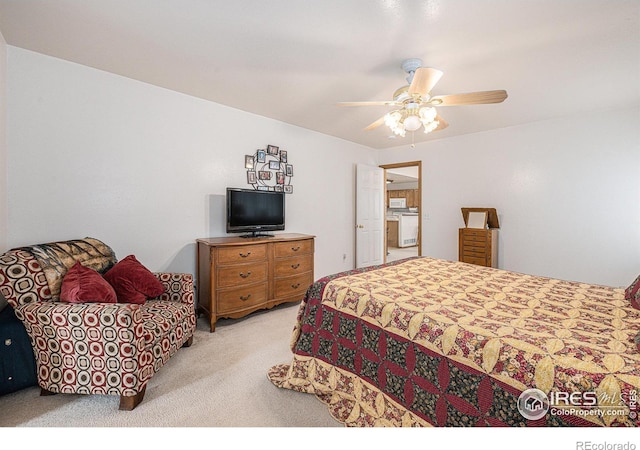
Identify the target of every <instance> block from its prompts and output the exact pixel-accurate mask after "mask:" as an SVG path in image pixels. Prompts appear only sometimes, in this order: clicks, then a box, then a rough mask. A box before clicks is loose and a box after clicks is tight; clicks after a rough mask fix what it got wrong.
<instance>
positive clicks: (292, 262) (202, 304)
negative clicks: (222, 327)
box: [196, 233, 314, 332]
mask: <svg viewBox="0 0 640 450" xmlns="http://www.w3.org/2000/svg"><path fill="white" fill-rule="evenodd" d="M196 243H197V265H198V267H197V279H196V288H197V293H198V312H199V313H201V314H204V315H205V316H207V317H208V318H209V323H210V327H211V332H213V331H215V326H216V321H217V319H219V318H223V317H224V318H234V319H237V318H240V317H243V316H246V315H247V314H249V313H252V312H254V311H257V310H259V309H266V308H272V307H274V306H276V305H279V304H281V303H285V302H297V301H300V300H302V298H303V297H304V294H305V292H306V290H307V288H308V287H309V286H310V285H311V283H313V281H314V277H313V254H314V236H309V235H306V234H293V233H283V234H276V235H275V236H273V237H267V238H263V237H259V238H242V237H233V236H230V237H217V238H205V239H197V240H196Z"/></svg>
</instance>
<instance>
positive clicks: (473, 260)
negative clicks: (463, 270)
mask: <svg viewBox="0 0 640 450" xmlns="http://www.w3.org/2000/svg"><path fill="white" fill-rule="evenodd" d="M462 262H465V263H469V264H476V265H478V266H486V265H487V258H486V257H479V256H470V255H463V256H462Z"/></svg>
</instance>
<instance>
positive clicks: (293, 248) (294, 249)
mask: <svg viewBox="0 0 640 450" xmlns="http://www.w3.org/2000/svg"><path fill="white" fill-rule="evenodd" d="M291 250H293V251H294V252H297V251H298V250H300V246H299V245H298V246H297V247H291Z"/></svg>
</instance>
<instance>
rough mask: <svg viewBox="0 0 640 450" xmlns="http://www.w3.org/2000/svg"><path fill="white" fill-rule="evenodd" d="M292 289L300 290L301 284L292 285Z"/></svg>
mask: <svg viewBox="0 0 640 450" xmlns="http://www.w3.org/2000/svg"><path fill="white" fill-rule="evenodd" d="M291 287H292V288H293V289H298V288H299V287H300V283H296V284H292V285H291Z"/></svg>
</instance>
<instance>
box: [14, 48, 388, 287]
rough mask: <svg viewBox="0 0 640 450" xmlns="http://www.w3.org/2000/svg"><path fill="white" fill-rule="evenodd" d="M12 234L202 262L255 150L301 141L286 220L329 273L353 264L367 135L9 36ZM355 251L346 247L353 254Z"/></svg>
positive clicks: (291, 146)
mask: <svg viewBox="0 0 640 450" xmlns="http://www.w3.org/2000/svg"><path fill="white" fill-rule="evenodd" d="M8 56H9V58H8V86H9V95H8V108H7V110H8V167H9V173H10V179H9V210H10V215H9V221H8V229H9V232H8V244H9V245H10V246H11V247H15V246H19V245H27V244H34V243H40V242H50V241H54V240H64V239H73V238H78V237H84V236H87V235H88V236H93V237H96V238H99V239H102V240H104V241H105V242H107V243H108V244H110V245H111V246H112V247H113V248H114V250H115V252H116V255H118V257H119V258H123V257H124V256H126V255H128V254H132V253H133V254H136V256H137V257H138V258H139V259H140V261H141V262H143V264H145V265H146V266H147V267H149V268H150V269H151V270H170V271H184V272H191V273H194V271H195V240H196V239H197V238H201V237H209V236H219V235H224V234H225V229H224V223H225V219H224V194H225V189H226V187H228V186H232V187H248V185H247V184H246V172H245V169H244V155H245V154H253V153H254V152H255V150H256V149H257V148H264V147H266V145H267V144H273V145H277V146H279V147H280V148H281V149H286V150H287V151H288V157H289V162H290V163H291V164H293V166H294V176H293V181H292V184H293V188H294V193H293V194H292V195H288V196H287V204H286V213H287V216H286V220H287V229H286V232H298V233H307V234H314V235H316V236H317V238H316V257H315V261H316V272H315V275H316V278H318V277H320V276H324V275H327V274H329V273H333V272H337V271H341V270H346V269H350V268H352V267H353V264H354V262H353V261H354V257H353V254H354V229H355V227H354V213H353V211H354V209H355V208H354V201H355V200H354V198H355V192H354V172H355V163H356V162H364V163H371V164H375V156H376V153H375V152H373V151H371V150H370V149H368V148H366V147H362V146H359V145H356V144H353V143H349V142H346V141H343V140H340V139H336V138H333V137H329V136H325V135H322V134H318V133H315V132H311V131H308V130H305V129H301V128H298V127H294V126H291V125H287V124H284V123H281V122H278V121H274V120H271V119H266V118H264V117H260V116H256V115H253V114H248V113H245V112H242V111H239V110H235V109H232V108H228V107H225V106H222V105H219V104H216V103H212V102H208V101H204V100H201V99H197V98H194V97H191V96H188V95H183V94H180V93H176V92H173V91H169V90H166V89H162V88H158V87H155V86H151V85H148V84H145V83H141V82H138V81H135V80H131V79H127V78H123V77H120V76H117V75H113V74H109V73H106V72H102V71H99V70H95V69H91V68H88V67H85V66H81V65H77V64H73V63H69V62H67V61H63V60H60V59H56V58H51V57H48V56H44V55H42V54H38V53H34V52H31V51H27V50H23V49H19V48H16V47H12V46H9V47H8ZM345 254H346V258H343V255H345Z"/></svg>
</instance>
